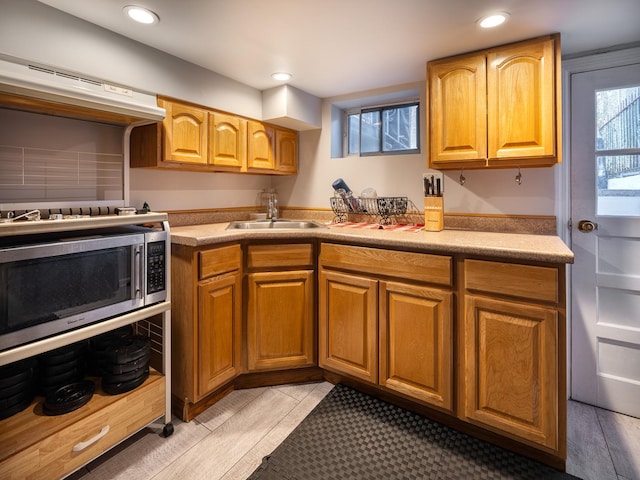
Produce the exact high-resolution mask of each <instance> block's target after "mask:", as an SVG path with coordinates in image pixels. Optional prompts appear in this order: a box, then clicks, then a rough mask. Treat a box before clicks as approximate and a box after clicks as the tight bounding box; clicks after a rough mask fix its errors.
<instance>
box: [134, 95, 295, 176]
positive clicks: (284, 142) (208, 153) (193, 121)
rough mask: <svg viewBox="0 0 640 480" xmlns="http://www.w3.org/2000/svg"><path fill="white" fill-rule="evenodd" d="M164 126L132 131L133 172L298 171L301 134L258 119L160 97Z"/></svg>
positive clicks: (146, 126) (292, 173) (158, 125)
mask: <svg viewBox="0 0 640 480" xmlns="http://www.w3.org/2000/svg"><path fill="white" fill-rule="evenodd" d="M158 104H159V105H160V106H162V107H163V108H165V110H166V112H167V114H166V117H165V119H164V121H163V122H158V123H157V124H149V125H142V126H139V127H135V128H134V129H132V131H131V138H130V165H131V167H132V168H166V169H174V170H190V171H198V172H236V173H257V174H270V175H295V174H297V173H298V133H297V132H295V131H294V130H289V129H286V128H282V127H277V126H275V125H270V124H267V123H264V122H259V121H257V120H251V119H247V118H244V117H241V116H238V115H233V114H229V113H225V112H220V111H217V110H212V109H208V108H206V107H200V106H198V105H191V104H189V103H187V102H181V101H179V100H174V99H169V98H158Z"/></svg>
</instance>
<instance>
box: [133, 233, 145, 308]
mask: <svg viewBox="0 0 640 480" xmlns="http://www.w3.org/2000/svg"><path fill="white" fill-rule="evenodd" d="M142 252H143V246H142V245H134V247H133V258H132V259H131V262H132V264H133V265H132V267H133V281H132V282H131V298H132V299H134V300H135V299H137V298H142V279H143V278H144V275H143V274H142V267H143V264H142V260H143V255H142Z"/></svg>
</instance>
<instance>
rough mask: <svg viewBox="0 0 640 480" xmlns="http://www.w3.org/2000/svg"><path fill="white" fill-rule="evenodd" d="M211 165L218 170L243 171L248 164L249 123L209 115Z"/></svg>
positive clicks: (231, 116)
mask: <svg viewBox="0 0 640 480" xmlns="http://www.w3.org/2000/svg"><path fill="white" fill-rule="evenodd" d="M209 125H210V126H209V129H210V130H209V163H210V164H212V165H213V166H214V167H216V170H226V171H238V172H239V171H241V170H243V169H245V166H246V164H247V121H246V120H245V119H244V118H240V117H235V116H233V115H227V114H224V113H217V112H215V113H214V112H211V113H209Z"/></svg>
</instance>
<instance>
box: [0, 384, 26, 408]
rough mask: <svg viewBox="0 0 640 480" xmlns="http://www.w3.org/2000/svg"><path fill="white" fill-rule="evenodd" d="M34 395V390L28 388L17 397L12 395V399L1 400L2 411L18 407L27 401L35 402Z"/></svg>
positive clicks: (17, 394)
mask: <svg viewBox="0 0 640 480" xmlns="http://www.w3.org/2000/svg"><path fill="white" fill-rule="evenodd" d="M33 397H34V393H33V388H27V389H26V390H23V391H21V392H18V393H16V394H15V395H11V396H10V397H6V398H0V410H7V409H10V408H11V407H14V406H15V405H18V404H20V403H22V402H24V401H26V400H27V399H29V403H31V400H33Z"/></svg>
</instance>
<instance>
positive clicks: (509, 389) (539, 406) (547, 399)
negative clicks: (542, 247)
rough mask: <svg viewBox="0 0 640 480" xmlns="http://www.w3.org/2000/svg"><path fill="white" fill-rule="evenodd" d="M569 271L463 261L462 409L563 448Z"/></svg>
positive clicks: (527, 439)
mask: <svg viewBox="0 0 640 480" xmlns="http://www.w3.org/2000/svg"><path fill="white" fill-rule="evenodd" d="M563 284H564V274H563V271H562V270H561V268H559V267H551V266H549V267H547V266H536V265H521V264H511V263H503V262H491V261H483V260H465V261H464V290H465V294H464V317H463V318H462V322H461V334H462V335H461V339H460V341H461V352H463V356H462V362H463V365H464V369H463V372H464V375H463V376H462V377H461V378H464V382H461V384H460V385H459V388H460V392H461V398H460V401H461V409H460V412H461V415H462V417H463V418H464V419H465V420H466V421H469V422H471V423H474V424H476V425H480V426H483V427H485V428H489V429H491V430H494V431H498V432H501V433H503V432H504V433H507V434H509V435H512V436H513V437H514V438H516V439H517V440H519V441H522V442H524V443H529V444H532V445H534V446H536V447H544V448H546V449H548V451H549V452H551V453H553V454H557V453H558V452H560V453H561V455H562V456H563V457H564V456H565V455H566V451H565V443H566V431H565V430H566V425H565V423H564V420H563V419H565V418H566V402H565V399H566V392H565V387H564V378H565V374H564V369H565V359H564V355H565V348H564V346H563V345H562V342H561V339H564V338H565V332H564V320H565V319H564V308H565V306H564V297H563V295H560V292H564V289H563V287H562V285H563Z"/></svg>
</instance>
